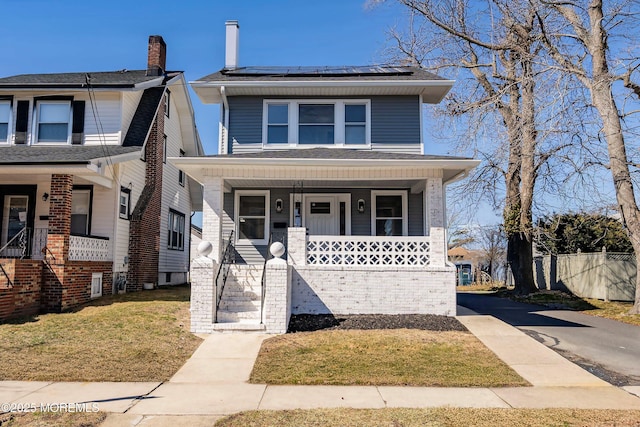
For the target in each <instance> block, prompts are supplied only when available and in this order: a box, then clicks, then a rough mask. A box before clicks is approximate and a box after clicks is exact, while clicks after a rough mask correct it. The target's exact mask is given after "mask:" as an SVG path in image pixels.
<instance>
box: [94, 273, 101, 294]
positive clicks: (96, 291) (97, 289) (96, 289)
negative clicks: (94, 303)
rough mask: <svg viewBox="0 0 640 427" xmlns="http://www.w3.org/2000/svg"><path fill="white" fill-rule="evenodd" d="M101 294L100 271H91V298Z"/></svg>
mask: <svg viewBox="0 0 640 427" xmlns="http://www.w3.org/2000/svg"><path fill="white" fill-rule="evenodd" d="M101 296H102V273H91V298H98V297H101Z"/></svg>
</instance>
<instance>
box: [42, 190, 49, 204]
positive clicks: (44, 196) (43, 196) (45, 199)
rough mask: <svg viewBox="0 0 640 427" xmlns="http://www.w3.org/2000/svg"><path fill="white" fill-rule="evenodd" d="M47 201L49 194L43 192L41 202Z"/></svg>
mask: <svg viewBox="0 0 640 427" xmlns="http://www.w3.org/2000/svg"><path fill="white" fill-rule="evenodd" d="M47 200H49V193H47V192H46V191H45V192H44V193H42V201H43V202H46V201H47Z"/></svg>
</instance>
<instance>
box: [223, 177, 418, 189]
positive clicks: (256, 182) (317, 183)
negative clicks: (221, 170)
mask: <svg viewBox="0 0 640 427" xmlns="http://www.w3.org/2000/svg"><path fill="white" fill-rule="evenodd" d="M300 182H302V185H303V188H327V189H333V188H337V189H351V188H414V187H416V186H422V187H424V180H418V179H398V180H393V179H384V180H350V181H344V180H340V181H336V180H327V179H317V180H306V179H305V180H302V181H300V180H293V179H243V178H233V179H225V184H227V185H228V186H229V187H232V188H293V186H294V185H295V184H299V183H300Z"/></svg>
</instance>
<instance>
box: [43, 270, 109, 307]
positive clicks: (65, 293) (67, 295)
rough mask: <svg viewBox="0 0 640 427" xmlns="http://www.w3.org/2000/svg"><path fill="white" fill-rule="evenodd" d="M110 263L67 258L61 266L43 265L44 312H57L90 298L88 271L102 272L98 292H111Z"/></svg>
mask: <svg viewBox="0 0 640 427" xmlns="http://www.w3.org/2000/svg"><path fill="white" fill-rule="evenodd" d="M112 269H113V264H112V263H111V262H95V261H67V262H66V263H65V264H64V265H55V266H53V265H51V264H48V265H45V267H44V271H43V286H42V306H41V310H42V311H43V312H45V313H60V312H62V311H67V310H70V309H72V308H74V307H77V306H79V305H82V304H84V303H86V302H89V301H90V300H91V276H92V273H102V295H103V296H104V295H111V293H112V283H113V280H112V277H113V273H112Z"/></svg>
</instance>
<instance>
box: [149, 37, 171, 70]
mask: <svg viewBox="0 0 640 427" xmlns="http://www.w3.org/2000/svg"><path fill="white" fill-rule="evenodd" d="M166 68H167V45H166V44H165V42H164V40H163V39H162V36H149V52H148V55H147V76H161V75H163V74H164V72H165V70H166Z"/></svg>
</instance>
